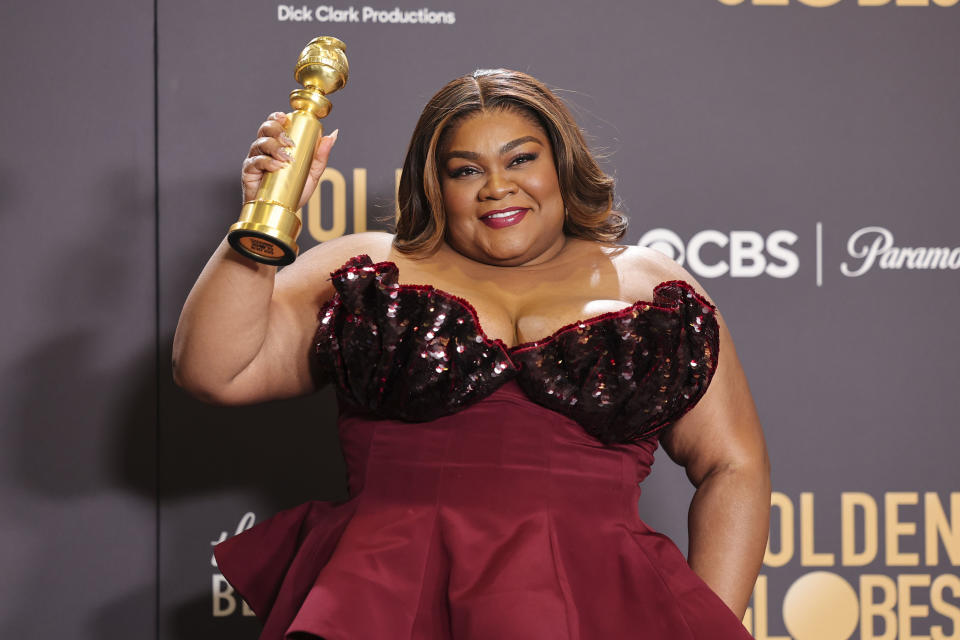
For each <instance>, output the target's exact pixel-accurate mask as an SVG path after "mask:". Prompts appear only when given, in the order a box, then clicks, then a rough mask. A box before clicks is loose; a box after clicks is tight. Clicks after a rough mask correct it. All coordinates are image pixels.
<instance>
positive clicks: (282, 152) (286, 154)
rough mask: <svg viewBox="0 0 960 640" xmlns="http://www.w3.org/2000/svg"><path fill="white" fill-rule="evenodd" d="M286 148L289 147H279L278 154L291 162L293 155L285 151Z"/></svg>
mask: <svg viewBox="0 0 960 640" xmlns="http://www.w3.org/2000/svg"><path fill="white" fill-rule="evenodd" d="M287 149H290V147H286V148H284V149H280V156H281V157H282V158H283V159H284V160H286V161H287V162H293V156H292V155H290V152H289V151H287Z"/></svg>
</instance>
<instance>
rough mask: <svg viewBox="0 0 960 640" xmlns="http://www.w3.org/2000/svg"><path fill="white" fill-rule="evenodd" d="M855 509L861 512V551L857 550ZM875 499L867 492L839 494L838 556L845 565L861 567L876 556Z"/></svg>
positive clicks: (876, 525)
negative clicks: (839, 549)
mask: <svg viewBox="0 0 960 640" xmlns="http://www.w3.org/2000/svg"><path fill="white" fill-rule="evenodd" d="M857 511H860V512H861V513H862V514H863V529H862V531H863V551H857V549H856V538H857ZM878 522H879V520H878V518H877V501H876V500H874V499H873V496H871V495H870V494H868V493H862V492H859V491H849V492H844V493H842V494H840V547H841V551H840V558H841V564H843V566H845V567H863V566H866V565H868V564H870V563H871V562H873V560H874V558H876V557H877V550H878V548H879V532H880V531H879V530H880V528H879V526H878Z"/></svg>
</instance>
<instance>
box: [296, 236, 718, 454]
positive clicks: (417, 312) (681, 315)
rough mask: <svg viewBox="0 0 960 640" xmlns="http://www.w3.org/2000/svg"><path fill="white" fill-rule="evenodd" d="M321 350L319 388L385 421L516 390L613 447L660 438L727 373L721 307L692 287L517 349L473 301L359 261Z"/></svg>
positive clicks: (427, 415) (383, 265)
mask: <svg viewBox="0 0 960 640" xmlns="http://www.w3.org/2000/svg"><path fill="white" fill-rule="evenodd" d="M331 277H332V279H333V285H334V289H335V291H336V293H335V294H334V296H333V298H331V300H330V301H328V302H327V303H326V304H325V305H324V306H323V308H322V309H321V311H320V325H319V328H318V329H317V334H316V338H315V341H314V344H315V347H314V350H313V367H314V371H315V375H316V377H317V381H318V382H319V383H326V382H332V383H334V384H335V385H336V388H337V393H338V395H339V397H340V399H341V401H343V402H346V403H347V404H349V405H351V406H353V407H355V408H358V409H360V410H363V411H368V412H371V413H374V414H376V415H380V416H382V417H385V418H394V419H401V420H407V421H426V420H432V419H435V418H438V417H440V416H444V415H449V414H452V413H454V412H456V411H457V410H459V409H461V408H463V407H465V406H467V405H469V404H472V403H474V402H478V401H480V400H482V399H483V398H485V397H487V396H489V395H490V394H492V393H493V392H494V391H495V390H496V389H498V388H499V387H500V386H501V385H503V384H505V383H506V382H508V381H510V380H514V379H515V380H516V381H517V382H518V384H519V385H520V387H521V388H522V389H523V391H524V392H525V393H526V394H527V396H529V397H530V399H531V400H533V401H534V402H536V403H538V404H540V405H543V406H545V407H547V408H549V409H553V410H555V411H557V412H559V413H561V414H564V415H566V416H568V417H570V418H572V419H574V420H576V421H577V422H578V423H579V424H580V425H581V426H582V427H583V428H584V429H585V430H586V431H587V432H588V433H590V434H591V435H593V436H594V437H596V438H597V439H599V440H600V441H602V442H604V443H625V442H632V441H636V440H638V439H640V438H645V437H648V436H651V435H653V434H655V433H657V432H659V431H660V430H661V429H662V428H663V427H665V426H667V425H669V424H670V423H672V422H673V421H675V420H676V419H677V418H679V417H680V416H682V415H683V414H684V413H686V412H687V411H689V410H690V409H691V408H692V407H693V405H694V404H696V402H697V401H698V400H699V399H700V397H701V396H702V395H703V393H704V392H705V391H706V389H707V386H708V385H709V383H710V380H711V378H712V377H713V373H714V371H715V370H716V366H717V355H718V346H719V345H718V328H717V320H716V317H715V309H714V307H713V306H712V305H711V304H710V303H709V302H708V301H707V300H706V299H705V298H703V297H702V296H701V295H699V294H698V293H697V292H696V291H694V289H693V287H691V286H690V285H689V284H687V283H686V282H683V281H680V280H673V281H669V282H663V283H661V284H659V285H657V287H656V288H655V289H654V298H653V301H651V302H644V301H639V302H636V303H634V304H633V305H631V306H629V307H627V308H626V309H622V310H620V311H615V312H612V313H605V314H603V315H599V316H595V317H593V318H589V319H587V320H582V321H580V322H576V323H573V324H570V325H567V326H565V327H562V328H560V329H558V330H557V331H555V332H554V333H553V334H551V335H550V336H548V337H546V338H544V339H542V340H537V341H535V342H528V343H524V344H520V345H517V346H515V347H507V346H506V345H505V344H504V343H503V342H502V341H501V340H496V339H490V338H489V337H488V336H487V335H486V334H485V333H484V332H483V328H482V327H481V326H480V322H479V320H478V318H477V313H476V311H475V309H474V308H473V306H472V305H471V304H470V303H469V302H468V301H466V300H464V299H462V298H459V297H457V296H454V295H451V294H449V293H446V292H444V291H441V290H439V289H435V288H434V287H432V286H430V285H411V284H399V283H398V269H397V265H396V264H394V263H392V262H379V263H373V262H372V260H371V259H370V258H369V256H366V255H362V256H358V257H356V258H352V259H350V260H349V261H348V262H347V263H346V264H345V265H344V266H343V267H341V268H340V269H338V270H337V271H335V272H334V273H333V274H331Z"/></svg>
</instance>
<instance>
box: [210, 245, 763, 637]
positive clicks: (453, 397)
mask: <svg viewBox="0 0 960 640" xmlns="http://www.w3.org/2000/svg"><path fill="white" fill-rule="evenodd" d="M333 280H334V285H335V287H336V289H337V293H336V295H335V296H334V298H333V299H332V300H331V301H330V302H329V303H327V305H326V306H325V307H324V309H323V311H322V312H321V322H320V328H319V330H318V333H317V340H316V353H315V354H314V356H315V357H314V365H315V368H316V375H317V377H318V381H319V382H328V381H329V382H332V383H334V384H335V385H336V387H337V390H338V397H339V399H340V404H341V415H340V420H339V430H340V439H341V444H342V447H343V453H344V457H345V460H346V463H347V468H348V472H349V487H350V495H351V496H352V497H351V498H350V499H349V500H347V501H345V502H342V503H331V502H311V503H307V504H303V505H300V506H298V507H295V508H293V509H289V510H287V511H284V512H282V513H280V514H278V515H276V516H274V517H273V518H271V519H270V520H267V521H265V522H263V523H261V524H259V525H257V526H256V527H254V528H253V529H250V530H249V531H246V532H244V533H242V534H240V535H238V536H235V537H233V538H230V539H228V540H227V541H225V542H223V543H221V544H220V545H218V546H217V548H216V556H217V563H218V566H219V567H220V570H221V571H222V572H223V574H224V576H225V577H226V578H227V580H228V581H229V582H230V583H231V584H232V585H233V586H234V587H235V588H236V590H237V592H238V593H239V594H240V595H242V596H243V598H244V599H245V600H246V601H247V603H248V604H249V605H250V606H251V608H252V609H253V610H254V611H255V612H256V613H257V615H258V616H259V617H260V618H261V620H263V623H264V629H263V634H262V635H261V638H262V639H264V640H280V639H282V638H293V637H320V638H325V639H326V640H594V639H608V638H618V639H619V638H644V639H649V640H668V639H669V640H685V639H692V638H696V639H700V638H709V639H711V640H728V639H729V640H734V639H736V640H746V639H749V638H750V637H751V636H750V635H749V634H748V633H747V631H746V630H745V629H744V627H743V626H742V625H741V624H740V621H739V620H737V618H736V616H734V614H733V613H732V612H731V611H730V610H729V609H728V608H727V607H726V605H724V604H723V602H722V601H721V600H720V599H719V598H718V597H717V596H716V595H715V594H714V593H713V592H712V591H711V590H710V589H709V588H708V587H707V586H706V584H704V582H703V581H702V580H701V579H700V578H699V577H698V576H697V575H696V574H694V573H693V571H692V570H691V569H690V567H689V566H688V565H687V563H686V560H685V559H684V557H683V555H682V554H681V552H680V551H679V550H678V549H677V547H676V546H675V545H674V544H673V543H672V542H671V541H670V540H669V539H668V538H667V537H666V536H663V535H661V534H659V533H656V532H655V531H653V530H651V529H650V528H649V527H647V526H646V525H645V524H644V523H643V521H642V520H641V519H640V518H639V516H638V514H637V500H638V497H639V494H640V489H639V487H638V484H639V482H640V481H641V480H643V478H644V477H646V475H647V474H648V473H649V471H650V465H651V464H652V462H653V453H654V450H655V449H656V447H657V434H658V432H659V431H660V429H662V428H664V427H665V426H667V425H669V424H670V423H671V422H673V421H674V420H676V419H677V418H678V417H679V416H680V415H682V414H683V413H685V412H686V411H688V410H689V409H690V408H692V407H693V405H694V404H695V403H696V401H697V400H698V399H699V398H700V397H701V396H702V395H703V393H704V391H706V388H707V385H708V384H709V382H710V379H711V377H712V375H713V372H714V370H715V368H716V364H717V347H718V338H717V323H716V319H715V317H714V309H713V307H712V306H711V305H710V304H709V302H707V301H706V300H705V299H703V298H702V297H701V296H699V295H698V294H697V293H696V292H695V291H694V290H693V289H692V288H691V287H690V286H689V285H687V284H686V283H683V282H679V281H673V282H666V283H663V284H661V285H659V286H658V287H657V288H656V289H655V291H654V293H655V297H654V300H653V301H652V302H638V303H636V304H635V305H633V306H631V307H629V308H627V309H624V310H623V311H618V312H615V313H609V314H604V315H602V316H598V317H596V318H591V319H590V320H586V321H583V322H580V323H575V324H573V325H569V326H567V327H564V328H562V329H560V330H558V331H557V332H556V333H554V334H553V335H551V336H550V337H548V338H546V339H544V340H540V341H537V342H534V343H528V344H525V345H519V346H517V347H514V348H507V347H506V346H505V345H504V344H503V343H502V342H500V341H498V340H491V339H489V338H488V337H487V336H486V335H485V334H484V333H483V331H482V329H481V327H480V325H479V322H478V321H477V318H476V313H475V311H474V310H473V307H472V306H470V304H469V303H468V302H466V301H465V300H462V299H459V298H456V297H454V296H452V295H450V294H447V293H444V292H442V291H440V290H437V289H434V288H432V287H429V286H413V285H398V284H397V267H396V266H395V265H394V264H393V263H378V264H373V263H371V261H370V259H369V258H368V257H366V256H360V257H358V258H354V259H352V260H351V261H349V262H348V263H347V264H346V265H345V266H344V267H343V268H341V269H340V270H338V271H336V272H334V274H333ZM297 634H305V635H304V636H298V635H297Z"/></svg>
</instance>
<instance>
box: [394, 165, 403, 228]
mask: <svg viewBox="0 0 960 640" xmlns="http://www.w3.org/2000/svg"><path fill="white" fill-rule="evenodd" d="M402 173H403V169H397V170H396V171H395V172H394V174H393V204H394V211H393V219H394V220H399V219H400V175H401V174H402Z"/></svg>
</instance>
